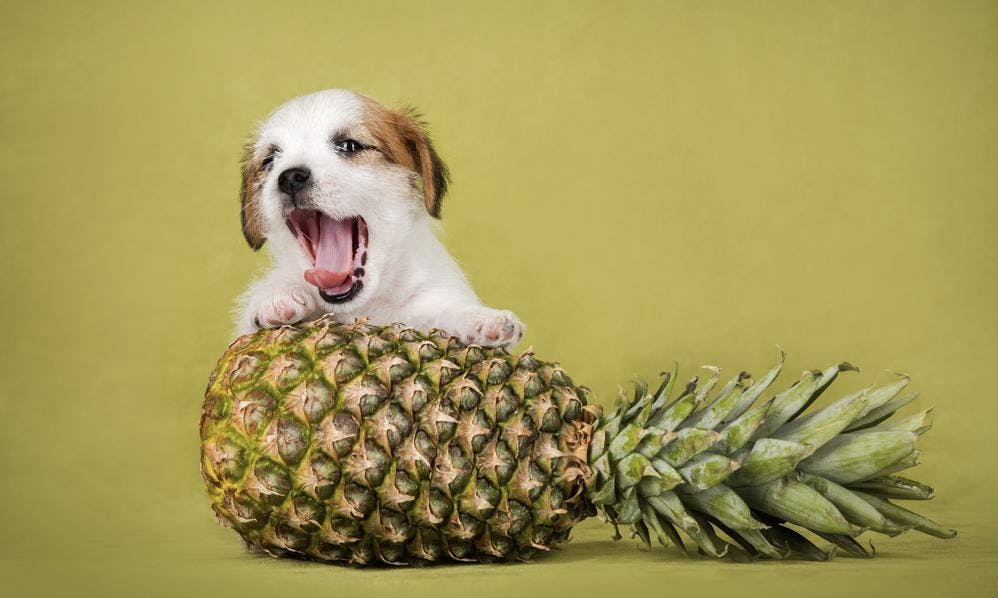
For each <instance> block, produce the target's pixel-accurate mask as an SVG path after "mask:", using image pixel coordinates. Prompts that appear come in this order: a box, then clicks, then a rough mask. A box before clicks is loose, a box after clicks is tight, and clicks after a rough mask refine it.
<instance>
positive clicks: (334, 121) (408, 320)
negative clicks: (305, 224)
mask: <svg viewBox="0 0 998 598" xmlns="http://www.w3.org/2000/svg"><path fill="white" fill-rule="evenodd" d="M362 111H363V104H362V102H361V100H360V98H359V97H358V96H357V95H356V94H354V93H353V92H350V91H345V90H326V91H320V92H317V93H313V94H310V95H307V96H302V97H299V98H295V99H293V100H291V101H289V102H287V103H286V104H284V105H283V106H281V107H279V108H278V109H277V110H276V111H274V113H272V114H271V116H270V117H269V118H268V119H267V120H266V121H265V122H264V123H263V125H262V126H261V127H260V129H259V133H258V136H257V139H256V142H255V148H256V150H257V151H265V148H269V147H271V146H278V147H280V148H281V152H280V153H279V154H278V156H277V157H276V159H275V160H274V163H273V166H272V168H271V169H270V171H269V172H268V173H267V175H266V179H265V180H264V181H263V186H262V188H261V192H260V196H259V205H258V206H257V208H258V209H259V211H260V214H261V215H262V217H263V220H264V223H265V228H266V237H267V242H266V245H265V246H266V247H267V248H268V249H269V252H270V254H271V257H272V263H271V266H270V269H269V271H268V272H267V273H266V274H264V275H263V276H262V277H260V278H259V279H258V280H256V281H254V282H253V283H252V284H251V285H250V286H249V288H248V289H247V290H246V292H245V293H243V295H242V296H241V297H240V299H239V307H238V314H237V318H236V333H237V334H244V333H247V332H251V331H253V330H255V329H256V328H257V324H259V325H261V326H263V327H277V326H281V325H283V324H291V323H294V322H298V321H302V320H311V319H316V318H319V317H321V316H323V315H325V314H327V313H332V314H333V317H334V319H335V320H337V321H341V322H352V321H353V320H354V319H356V318H367V319H368V320H369V321H370V322H372V323H374V324H389V323H394V322H399V323H402V324H405V325H407V326H412V327H414V328H418V329H431V328H440V329H442V330H445V331H446V332H448V333H450V334H452V335H454V336H457V337H458V338H460V339H461V340H463V341H465V342H469V343H475V344H479V345H483V346H496V345H511V344H514V343H516V342H517V341H519V340H520V337H521V336H522V335H523V332H524V330H525V327H524V325H523V324H522V323H521V322H520V321H519V320H518V319H517V317H516V316H515V315H514V314H513V313H512V312H510V311H505V310H497V309H492V308H490V307H486V306H484V305H482V303H481V301H480V300H479V299H478V297H477V296H476V295H475V292H474V291H473V290H472V289H471V286H470V285H469V283H468V281H467V279H466V278H465V276H464V274H463V273H462V272H461V270H460V269H459V268H458V266H457V264H456V263H455V261H454V259H453V258H452V257H451V256H450V254H449V253H448V252H447V250H446V249H445V248H444V247H443V245H442V244H441V243H440V242H439V240H438V239H437V238H436V236H435V235H434V232H433V226H432V218H431V217H430V215H429V214H428V213H427V211H426V209H425V207H424V203H423V198H422V196H421V193H420V192H419V190H418V189H417V188H416V187H415V185H414V184H413V182H414V180H415V179H416V177H418V175H417V174H416V173H414V172H412V171H411V170H408V169H406V168H404V167H402V166H399V165H396V164H387V163H382V164H377V165H362V164H357V163H351V162H350V161H349V160H347V159H345V158H344V157H342V156H340V155H338V154H337V153H336V152H335V151H333V149H332V148H331V146H330V143H329V138H330V135H331V134H332V133H333V132H334V131H337V130H341V129H349V128H358V127H360V126H361V125H360V123H361V122H362V120H361V115H362V113H363V112H362ZM294 166H305V167H307V168H309V169H310V170H311V172H312V177H313V180H314V185H315V187H314V190H313V193H312V196H311V197H312V202H313V204H314V205H315V207H316V208H317V209H319V210H320V211H322V212H324V213H326V214H328V215H330V216H332V217H334V218H346V217H352V216H355V215H359V216H362V217H363V218H364V219H365V221H366V222H367V226H368V249H367V253H368V257H367V263H366V265H365V268H364V270H365V276H364V288H363V289H362V290H361V292H360V293H359V294H358V295H357V296H356V297H354V298H353V299H351V300H350V301H348V302H345V303H337V304H330V303H327V302H326V301H325V300H323V299H322V297H320V296H319V292H318V289H317V288H315V287H314V286H312V285H311V284H309V283H308V282H306V281H305V279H304V278H303V274H304V272H305V270H306V269H308V268H310V267H311V266H312V264H311V262H310V261H309V259H308V258H307V257H306V256H305V254H304V252H303V251H302V249H301V248H300V247H299V245H298V243H297V241H296V239H295V237H294V235H293V234H292V233H291V232H290V231H289V230H288V228H287V226H286V225H285V223H284V217H285V212H284V210H285V208H286V205H287V196H286V195H285V194H283V193H281V192H280V191H279V190H278V189H277V177H278V175H279V174H280V173H281V172H282V171H283V170H285V169H287V168H290V167H294Z"/></svg>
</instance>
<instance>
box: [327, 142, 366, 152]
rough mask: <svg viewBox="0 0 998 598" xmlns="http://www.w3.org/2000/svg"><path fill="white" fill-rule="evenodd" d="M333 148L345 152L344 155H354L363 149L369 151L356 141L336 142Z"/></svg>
mask: <svg viewBox="0 0 998 598" xmlns="http://www.w3.org/2000/svg"><path fill="white" fill-rule="evenodd" d="M333 147H335V148H336V151H338V152H343V153H344V154H352V153H355V152H359V151H360V150H362V149H367V146H365V145H364V144H363V143H361V142H359V141H357V140H356V139H341V140H339V141H336V142H335V144H334V146H333Z"/></svg>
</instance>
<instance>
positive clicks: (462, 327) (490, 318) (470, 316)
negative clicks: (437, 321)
mask: <svg viewBox="0 0 998 598" xmlns="http://www.w3.org/2000/svg"><path fill="white" fill-rule="evenodd" d="M526 330H527V327H526V326H524V325H523V322H521V321H520V320H519V319H518V318H517V317H516V314H514V313H513V312H511V311H509V310H505V309H492V308H490V307H475V308H471V309H469V310H468V311H466V312H464V313H463V314H461V315H460V317H459V318H458V319H457V326H456V328H455V330H452V331H451V332H452V333H453V334H454V335H455V336H457V337H458V338H459V339H461V340H462V341H464V342H465V343H468V344H473V345H480V346H482V347H507V346H510V345H515V344H516V343H518V342H519V341H520V339H521V338H523V333H524V332H526Z"/></svg>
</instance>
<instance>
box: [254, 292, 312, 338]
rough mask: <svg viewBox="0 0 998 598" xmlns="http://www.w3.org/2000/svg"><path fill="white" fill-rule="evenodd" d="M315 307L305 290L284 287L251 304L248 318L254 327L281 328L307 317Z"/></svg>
mask: <svg viewBox="0 0 998 598" xmlns="http://www.w3.org/2000/svg"><path fill="white" fill-rule="evenodd" d="M314 309H315V307H314V304H313V301H312V299H311V298H310V297H309V295H308V293H306V292H305V291H304V290H302V289H297V288H293V289H284V290H281V291H279V292H277V293H275V294H273V295H269V296H267V297H261V298H260V299H259V300H257V301H255V302H254V303H253V304H252V305H249V306H248V318H249V322H250V324H251V325H252V326H253V328H254V329H257V328H279V327H281V326H284V325H285V324H295V323H297V322H301V321H302V320H305V319H307V318H308V316H309V315H310V314H311V313H312V312H313V311H314Z"/></svg>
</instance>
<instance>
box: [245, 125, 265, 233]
mask: <svg viewBox="0 0 998 598" xmlns="http://www.w3.org/2000/svg"><path fill="white" fill-rule="evenodd" d="M262 161H263V158H262V157H261V156H255V155H254V151H253V145H252V144H248V145H247V146H246V151H245V152H244V153H243V160H242V169H243V180H242V185H241V186H240V190H239V197H240V203H241V206H240V209H239V219H240V221H241V222H242V225H243V236H244V237H246V242H247V243H249V246H250V247H251V248H252V249H253V251H256V250H258V249H260V248H261V247H263V244H264V243H265V242H266V241H267V236H266V234H264V228H263V218H262V217H261V216H260V211H259V210H260V204H259V199H260V179H261V178H262V175H263V171H262V170H261V167H260V163H261V162H262Z"/></svg>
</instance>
